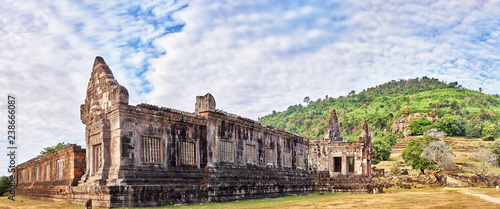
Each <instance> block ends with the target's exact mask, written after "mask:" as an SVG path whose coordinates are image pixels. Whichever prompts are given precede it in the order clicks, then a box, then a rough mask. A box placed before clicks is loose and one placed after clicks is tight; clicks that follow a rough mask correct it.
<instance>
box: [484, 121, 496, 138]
mask: <svg viewBox="0 0 500 209" xmlns="http://www.w3.org/2000/svg"><path fill="white" fill-rule="evenodd" d="M495 129H496V127H495V125H493V124H491V125H486V126H484V127H483V130H482V131H481V136H482V137H483V140H488V141H492V140H495V132H496V131H495Z"/></svg>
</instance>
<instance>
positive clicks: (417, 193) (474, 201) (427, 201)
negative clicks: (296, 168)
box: [0, 188, 500, 209]
mask: <svg viewBox="0 0 500 209" xmlns="http://www.w3.org/2000/svg"><path fill="white" fill-rule="evenodd" d="M465 192H469V193H476V194H486V195H489V196H491V197H497V198H500V194H499V193H498V192H496V190H495V189H494V188H421V189H387V190H385V191H384V193H381V194H347V193H343V194H338V193H326V194H324V195H318V194H310V195H307V196H295V197H281V198H274V199H260V200H244V201H239V202H227V203H201V204H193V205H180V206H174V205H171V206H164V207H154V208H200V209H201V208H249V209H250V208H280V209H283V208H500V204H496V203H492V202H489V201H487V200H484V199H482V198H479V197H475V196H472V195H467V194H465ZM0 208H1V209H4V208H54V209H59V208H83V207H81V206H74V205H70V204H68V203H62V202H44V201H37V200H30V199H26V198H17V201H15V202H12V201H10V200H8V199H7V198H6V197H1V198H0Z"/></svg>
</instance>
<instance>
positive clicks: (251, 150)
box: [245, 144, 257, 164]
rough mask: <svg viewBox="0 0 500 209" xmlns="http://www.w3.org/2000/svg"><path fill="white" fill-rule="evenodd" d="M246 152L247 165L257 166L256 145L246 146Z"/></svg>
mask: <svg viewBox="0 0 500 209" xmlns="http://www.w3.org/2000/svg"><path fill="white" fill-rule="evenodd" d="M245 152H246V157H247V163H250V164H255V163H256V162H257V158H256V156H257V155H256V154H255V145H253V144H246V145H245Z"/></svg>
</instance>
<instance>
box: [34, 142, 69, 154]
mask: <svg viewBox="0 0 500 209" xmlns="http://www.w3.org/2000/svg"><path fill="white" fill-rule="evenodd" d="M67 145H70V143H64V142H59V143H57V145H54V146H51V147H45V148H43V150H42V151H40V154H41V155H45V154H47V153H49V152H53V151H55V150H56V149H59V148H61V147H64V146H67Z"/></svg>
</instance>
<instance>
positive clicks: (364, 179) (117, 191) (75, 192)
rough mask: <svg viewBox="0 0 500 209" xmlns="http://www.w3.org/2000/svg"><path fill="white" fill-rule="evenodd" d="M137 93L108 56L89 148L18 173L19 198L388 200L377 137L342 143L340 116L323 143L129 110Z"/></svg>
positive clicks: (229, 119) (218, 118)
mask: <svg viewBox="0 0 500 209" xmlns="http://www.w3.org/2000/svg"><path fill="white" fill-rule="evenodd" d="M128 98H129V95H128V91H127V89H126V88H125V87H123V86H121V85H119V84H118V82H117V81H116V80H115V79H114V77H113V74H112V72H111V70H110V69H109V67H108V66H107V65H106V63H105V62H104V60H103V59H102V58H101V57H97V58H96V59H95V62H94V66H93V70H92V74H91V77H90V81H89V84H88V88H87V96H86V98H85V103H84V104H83V105H81V107H80V111H81V112H80V113H81V120H82V122H83V124H85V130H86V131H85V145H86V149H81V148H80V147H79V146H77V145H68V146H66V147H63V148H60V149H58V150H56V151H54V152H52V153H49V154H46V155H42V156H39V157H36V158H34V159H31V160H29V161H27V162H25V163H23V164H21V165H19V166H18V167H17V169H16V171H15V176H16V178H17V179H18V181H17V189H16V194H17V195H18V196H24V197H29V198H34V199H42V200H51V201H59V200H63V201H68V202H70V203H73V204H79V205H82V204H84V203H85V202H87V201H88V200H92V205H93V206H99V207H108V208H109V207H123V206H136V207H141V206H157V205H168V204H174V203H196V202H205V201H210V202H222V201H231V200H240V199H256V198H269V197H279V196H286V195H293V194H306V193H311V192H370V193H371V192H380V191H381V187H380V186H378V185H375V184H373V182H372V178H371V170H372V168H371V158H372V148H371V137H370V135H369V133H368V130H367V125H366V122H365V126H364V129H363V132H362V134H361V137H360V139H359V141H345V139H343V138H342V137H340V131H339V126H338V124H337V116H336V114H335V110H333V112H332V116H331V118H330V122H329V125H328V129H327V131H326V132H325V137H324V138H323V139H306V138H305V137H303V136H301V135H299V134H295V133H292V132H289V131H285V130H282V129H278V128H274V127H272V126H268V125H262V124H260V123H259V122H257V121H254V120H251V119H247V118H244V117H240V116H237V115H234V114H230V113H227V112H224V111H221V110H217V109H216V103H215V99H214V98H213V97H212V95H210V94H206V95H205V96H198V97H196V104H195V112H194V113H188V112H184V111H179V110H174V109H170V108H165V107H157V106H154V105H149V104H139V105H137V106H132V105H129V104H128Z"/></svg>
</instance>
